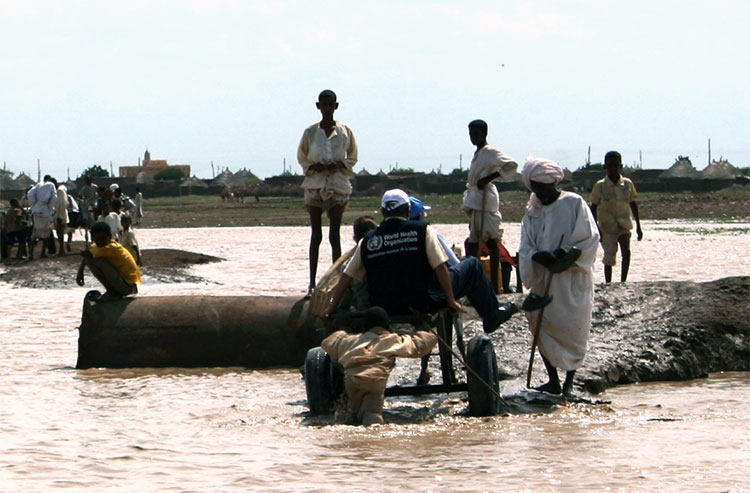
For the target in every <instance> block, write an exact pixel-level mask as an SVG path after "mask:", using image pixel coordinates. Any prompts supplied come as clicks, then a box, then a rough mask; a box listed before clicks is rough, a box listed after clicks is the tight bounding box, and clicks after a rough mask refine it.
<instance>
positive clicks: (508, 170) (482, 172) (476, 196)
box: [463, 145, 518, 212]
mask: <svg viewBox="0 0 750 493" xmlns="http://www.w3.org/2000/svg"><path fill="white" fill-rule="evenodd" d="M516 168H518V163H516V162H515V161H514V160H513V158H512V157H510V156H508V155H507V154H505V153H504V152H503V151H500V150H498V149H495V148H494V147H490V146H489V145H485V146H484V147H482V148H481V149H479V150H477V151H476V152H475V153H474V158H473V159H472V160H471V168H469V176H468V181H467V183H466V191H465V192H464V202H463V208H464V209H473V210H475V211H481V210H484V211H485V212H487V211H489V212H494V211H497V210H498V209H499V208H500V195H498V193H497V188H496V187H495V185H493V184H492V183H488V184H487V185H486V186H485V187H484V188H485V190H486V191H487V192H486V193H487V197H486V199H484V207H482V202H483V195H484V194H485V192H484V191H483V190H480V189H479V188H478V187H477V182H478V181H479V180H481V179H482V178H484V177H486V176H489V175H491V174H492V173H494V172H496V171H497V172H498V173H500V179H501V180H502V181H511V180H512V179H513V178H514V177H515V176H516Z"/></svg>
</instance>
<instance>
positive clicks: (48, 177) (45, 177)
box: [37, 175, 52, 181]
mask: <svg viewBox="0 0 750 493" xmlns="http://www.w3.org/2000/svg"><path fill="white" fill-rule="evenodd" d="M37 176H39V175H37ZM44 181H52V177H51V176H50V175H44Z"/></svg>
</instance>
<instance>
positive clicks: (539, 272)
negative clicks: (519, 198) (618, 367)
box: [518, 192, 599, 371]
mask: <svg viewBox="0 0 750 493" xmlns="http://www.w3.org/2000/svg"><path fill="white" fill-rule="evenodd" d="M561 236H564V237H563V241H562V245H561V248H563V249H565V250H568V249H569V248H571V247H576V248H579V249H580V250H581V256H580V258H579V259H578V260H577V261H576V263H575V264H573V265H572V266H571V267H570V268H569V269H568V270H566V271H564V272H561V273H558V274H554V276H553V277H552V283H551V285H550V291H549V294H551V295H552V296H553V300H552V303H550V304H549V305H548V306H547V307H546V308H545V309H544V316H543V318H542V325H541V331H540V332H539V339H538V345H539V351H540V352H541V353H542V354H543V355H544V356H545V357H546V358H547V359H548V360H549V361H550V362H551V363H552V365H553V366H555V368H561V369H563V370H566V371H570V370H575V369H577V368H578V367H580V366H581V364H582V363H583V357H584V355H585V354H586V343H587V341H588V337H589V330H590V329H591V309H592V306H593V301H594V260H595V259H596V249H597V248H598V246H599V233H598V230H597V227H596V223H595V222H594V218H593V216H592V214H591V211H590V210H589V207H588V205H587V204H586V202H585V201H584V200H583V198H581V196H579V195H577V194H575V193H570V192H561V194H560V197H559V198H558V199H557V200H556V201H555V202H553V203H552V204H550V205H547V206H545V205H542V204H541V203H540V202H539V201H538V199H536V197H535V196H533V195H532V199H531V201H530V205H529V207H528V208H527V211H526V214H525V215H524V218H523V222H522V223H521V246H520V249H519V252H518V253H519V264H520V265H519V268H520V271H521V279H522V281H523V284H524V285H526V286H527V287H529V288H530V289H531V292H533V293H536V294H544V290H545V287H546V283H547V279H549V276H550V275H552V273H550V272H549V271H548V270H547V268H546V267H544V266H543V265H541V264H539V263H537V262H534V261H533V260H531V257H532V256H533V255H534V254H535V253H537V252H541V251H548V252H553V251H555V250H556V249H557V247H558V244H559V243H560V237H561ZM538 314H539V312H530V313H529V314H528V315H527V317H528V319H529V323H530V325H531V326H532V328H533V326H534V325H535V324H536V321H537V317H538Z"/></svg>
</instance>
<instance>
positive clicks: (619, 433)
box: [0, 222, 750, 492]
mask: <svg viewBox="0 0 750 493" xmlns="http://www.w3.org/2000/svg"><path fill="white" fill-rule="evenodd" d="M749 227H750V224H748V223H746V222H745V223H700V224H699V223H691V222H671V223H667V222H644V233H645V235H646V237H645V238H644V240H643V241H642V242H640V243H638V242H635V241H634V242H633V265H632V267H631V275H630V280H632V281H640V280H695V281H705V280H712V279H716V278H719V277H724V276H728V275H740V274H741V275H748V274H750V258H749V257H748V255H747V252H749V251H750V236H748V234H747V231H748V228H749ZM437 228H438V230H440V231H441V232H442V233H443V234H444V235H445V237H446V238H447V239H448V241H449V242H455V243H461V242H462V241H463V238H464V237H465V235H466V226H464V225H439V226H437ZM137 234H138V237H139V240H140V242H141V245H142V248H179V249H184V250H191V251H196V252H201V253H205V254H210V255H216V256H219V257H222V258H224V259H226V260H227V261H226V262H222V263H217V264H209V265H199V266H195V267H193V268H192V269H191V270H190V273H191V274H193V275H195V276H199V277H201V278H203V279H205V282H200V283H197V282H192V283H186V282H182V283H172V284H165V283H157V282H156V281H154V280H151V279H149V278H148V277H146V278H145V279H144V285H143V286H142V289H141V294H140V295H141V296H148V295H161V294H186V295H190V294H192V295H206V294H207V295H211V294H215V295H231V294H237V295H260V294H263V295H295V296H296V295H300V296H301V294H302V293H303V292H304V290H305V288H306V285H307V242H308V234H309V232H308V230H307V229H306V228H294V227H289V228H286V227H284V228H281V227H280V228H262V227H260V228H234V229H231V228H221V229H212V228H211V229H209V228H206V229H175V230H145V229H144V230H138V231H137ZM350 234H351V233H350V228H348V227H347V228H345V229H344V232H343V234H342V236H344V237H346V238H347V241H345V242H344V245H345V248H346V247H348V246H351V245H352V242H351V241H350V240H348V238H349V236H350ZM324 237H325V234H324ZM518 239H519V226H518V225H517V224H508V225H506V232H505V244H506V245H507V246H508V249H509V250H510V251H511V252H514V251H515V248H516V246H517V245H518ZM600 255H601V253H600ZM329 256H330V250H329V249H328V247H327V245H325V244H324V245H323V247H322V248H321V263H320V269H319V274H322V273H323V272H324V270H325V268H326V263H327V262H328V261H330V258H329ZM618 270H619V267H617V268H616V270H615V273H616V274H615V275H616V277H617V275H618ZM73 277H74V273H71V283H70V284H69V285H67V286H64V287H61V289H52V290H33V289H24V288H14V287H12V286H9V285H6V284H0V290H2V300H3V302H2V325H1V326H0V327H1V328H0V338H1V339H0V341H1V343H0V374H1V376H0V378H2V387H0V491H1V492H6V491H7V492H34V491H53V490H67V491H75V492H78V491H97V492H98V491H122V492H132V491H174V492H183V491H184V492H188V491H190V492H204V491H221V492H223V491H334V490H338V491H386V492H391V491H582V490H590V491H657V490H660V491H750V385H749V384H750V374H748V373H725V374H715V375H711V376H710V377H709V378H708V379H701V380H695V381H690V382H680V383H651V384H639V385H629V386H622V387H617V388H614V389H609V390H607V391H606V393H604V394H603V395H602V396H599V397H603V398H605V399H608V400H609V401H611V403H610V404H607V405H591V404H574V405H568V406H562V407H559V408H557V409H556V410H554V411H552V412H546V413H542V412H540V413H530V414H519V415H512V416H504V417H503V416H497V417H491V418H470V417H465V416H460V415H457V414H454V413H453V412H452V410H453V409H455V408H456V407H458V408H460V407H461V404H462V403H461V401H460V399H461V397H462V396H461V395H460V394H452V395H437V396H427V397H419V398H415V397H404V398H398V399H389V400H388V401H387V403H386V414H385V417H386V424H385V425H383V426H377V427H372V428H369V429H364V428H361V427H353V426H346V425H328V424H326V423H324V422H315V421H312V420H310V419H307V418H305V416H304V414H303V413H304V412H305V411H306V409H307V408H306V406H305V391H304V384H303V381H302V380H301V378H300V375H299V372H298V371H296V370H293V369H283V370H268V371H254V370H246V369H242V368H227V369H174V368H170V369H126V370H108V369H94V370H85V371H79V370H75V369H74V368H73V367H74V365H75V361H76V350H77V348H76V341H77V336H78V333H77V331H76V326H77V325H78V323H79V321H80V307H81V302H82V299H83V295H84V294H85V292H86V290H87V289H86V288H79V287H77V286H75V284H74V282H73ZM597 281H601V266H600V265H598V266H597ZM90 287H94V285H93V284H91V285H90ZM748 301H749V302H750V300H748ZM584 365H585V362H584ZM397 371H398V369H397ZM394 373H396V372H394ZM505 390H506V391H508V389H505Z"/></svg>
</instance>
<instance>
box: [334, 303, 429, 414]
mask: <svg viewBox="0 0 750 493" xmlns="http://www.w3.org/2000/svg"><path fill="white" fill-rule="evenodd" d="M364 322H365V323H364V329H365V332H364V333H359V334H358V333H351V334H350V333H348V332H347V331H345V330H339V331H336V332H334V333H333V334H331V335H330V336H328V337H326V338H325V339H323V342H321V344H320V345H321V347H322V348H323V350H324V351H325V352H327V353H328V354H329V355H331V358H334V359H336V360H338V362H339V363H341V365H342V366H343V367H344V369H345V375H344V382H345V387H346V395H347V397H348V398H349V410H350V412H351V415H352V416H351V418H352V422H353V423H354V424H362V425H364V426H370V425H374V424H383V403H384V401H385V387H386V384H387V383H388V376H389V375H390V374H391V370H393V367H394V366H396V358H397V357H399V358H420V357H422V356H425V355H428V354H430V352H431V351H432V349H433V348H434V347H435V345H436V344H437V336H436V335H435V334H433V333H431V332H425V331H417V332H415V333H414V334H413V335H409V334H403V335H400V334H395V333H393V332H391V331H390V330H389V325H390V324H389V321H388V314H387V313H386V311H385V310H383V309H382V308H380V307H377V306H376V307H372V308H369V309H368V310H367V311H366V312H365V321H364Z"/></svg>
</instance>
